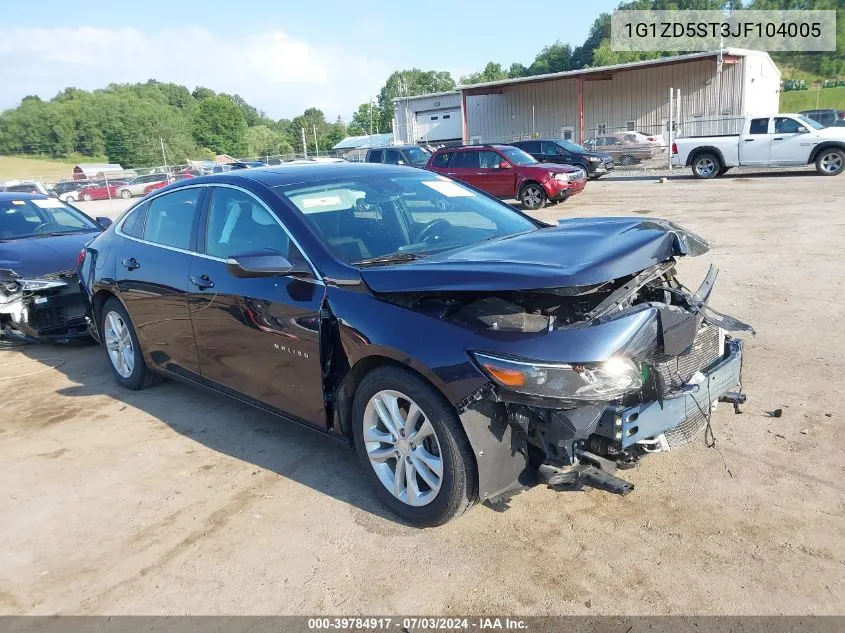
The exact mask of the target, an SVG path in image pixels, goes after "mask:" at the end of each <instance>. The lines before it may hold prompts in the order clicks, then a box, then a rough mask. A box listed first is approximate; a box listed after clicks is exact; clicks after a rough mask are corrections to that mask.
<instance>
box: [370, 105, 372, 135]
mask: <svg viewBox="0 0 845 633" xmlns="http://www.w3.org/2000/svg"><path fill="white" fill-rule="evenodd" d="M372 135H373V100H372V99H370V136H372Z"/></svg>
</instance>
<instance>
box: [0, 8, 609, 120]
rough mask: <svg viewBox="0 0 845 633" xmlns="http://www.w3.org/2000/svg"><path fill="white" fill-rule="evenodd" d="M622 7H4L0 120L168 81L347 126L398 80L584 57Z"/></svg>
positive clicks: (285, 114) (272, 111)
mask: <svg viewBox="0 0 845 633" xmlns="http://www.w3.org/2000/svg"><path fill="white" fill-rule="evenodd" d="M618 2H619V0H593V1H592V2H589V3H584V2H573V1H570V2H567V3H566V7H565V8H564V6H563V3H561V2H551V3H550V2H548V0H546V1H535V0H522V1H520V2H518V3H514V2H503V1H502V0H486V1H477V0H452V1H451V2H449V1H442V0H429V1H428V2H425V3H422V2H389V1H387V0H385V1H382V2H374V1H369V0H356V1H355V2H336V1H334V0H310V1H305V2H303V1H302V0H299V1H295V2H292V1H289V0H277V1H276V2H271V1H265V0H246V1H244V2H238V1H237V0H205V1H204V2H201V3H195V2H179V1H178V0H177V1H174V0H171V2H160V1H159V0H146V1H145V2H143V3H137V2H131V3H129V2H121V3H108V4H106V3H104V2H89V1H86V0H71V1H67V0H63V1H58V0H38V2H37V5H38V6H37V10H34V9H33V6H34V5H33V3H32V2H29V3H25V2H9V3H4V6H3V9H2V14H0V20H2V23H3V26H2V37H0V86H2V88H0V110H4V109H6V108H11V107H15V106H16V105H17V104H18V103H19V102H20V100H21V99H22V98H23V97H24V96H27V95H31V94H37V95H38V96H40V97H41V98H42V99H45V100H46V99H50V98H52V97H54V96H55V95H56V94H57V93H58V92H59V91H60V90H62V89H63V88H65V87H67V86H73V87H76V88H81V89H85V90H92V89H95V88H102V87H105V86H106V85H107V84H109V83H112V82H118V83H133V82H139V81H140V82H143V81H146V80H147V79H157V80H159V81H172V82H175V83H179V84H184V85H186V86H188V88H189V89H193V88H194V87H195V86H197V85H202V86H206V87H207V88H211V89H212V90H214V91H216V92H226V93H230V94H234V93H237V94H240V95H241V96H242V97H243V98H244V99H246V100H247V101H248V102H249V103H250V104H252V105H254V106H255V107H257V108H258V109H259V110H263V111H264V112H266V113H267V114H268V115H269V116H270V117H272V118H274V119H279V118H290V117H293V116H296V115H298V114H301V113H302V112H303V110H305V109H306V108H308V107H311V106H315V107H318V108H320V109H322V110H323V112H324V113H325V114H326V117H327V119H328V120H333V119H334V118H336V117H337V116H338V115H340V116H343V117H344V118H345V119H348V118H349V117H350V116H351V114H352V113H353V112H354V111H355V110H356V109H357V107H358V105H359V104H360V103H364V102H366V101H368V100H370V99H371V98H374V97H375V96H376V95H377V94H378V91H379V89H380V88H381V86H382V85H383V84H384V81H385V79H387V76H388V75H389V74H390V73H391V72H393V71H394V70H401V69H404V68H414V67H416V68H421V69H423V70H448V71H449V72H451V73H452V76H453V77H454V78H455V80H456V81H457V80H458V79H459V77H460V76H461V75H465V74H467V73H470V72H474V71H477V70H481V69H482V68H483V67H484V66H485V64H486V63H487V62H488V61H497V62H500V63H501V64H502V65H503V66H505V67H507V66H509V65H510V64H511V63H512V62H522V63H523V64H525V65H526V66H527V65H529V64H530V63H531V61H533V59H534V56H535V54H536V53H537V52H538V51H539V50H540V49H542V48H543V47H544V46H546V45H549V44H552V43H554V42H555V41H556V40H560V41H562V42H564V43H566V42H568V43H570V44H572V45H573V46H577V45H579V44H581V43H582V42H583V41H584V39H585V38H586V37H587V34H588V33H589V29H590V26H591V25H592V23H593V21H594V20H595V18H596V17H597V16H598V14H599V13H601V12H604V11H607V12H610V11H612V10H613V9H614V8H615V7H616V6H617V5H618Z"/></svg>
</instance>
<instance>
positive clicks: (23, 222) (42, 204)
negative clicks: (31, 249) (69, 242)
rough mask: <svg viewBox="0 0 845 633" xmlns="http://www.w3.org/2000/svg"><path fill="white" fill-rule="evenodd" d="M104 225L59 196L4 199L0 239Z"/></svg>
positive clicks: (0, 211) (87, 228)
mask: <svg viewBox="0 0 845 633" xmlns="http://www.w3.org/2000/svg"><path fill="white" fill-rule="evenodd" d="M101 228H102V227H101V226H100V225H99V224H97V223H95V222H94V221H92V220H89V219H88V218H87V217H85V216H84V215H82V214H81V213H80V212H79V211H77V210H76V209H74V208H72V207H69V206H68V205H66V204H65V203H64V202H61V201H59V200H56V199H55V198H46V199H39V200H15V199H12V200H0V240H16V239H20V238H27V237H39V236H45V235H56V234H59V233H81V232H90V231H99V230H101Z"/></svg>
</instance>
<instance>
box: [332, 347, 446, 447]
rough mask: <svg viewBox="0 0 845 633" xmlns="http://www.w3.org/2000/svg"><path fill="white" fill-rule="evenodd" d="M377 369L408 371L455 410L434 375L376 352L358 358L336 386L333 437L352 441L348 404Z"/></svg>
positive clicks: (394, 356) (385, 352)
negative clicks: (362, 383)
mask: <svg viewBox="0 0 845 633" xmlns="http://www.w3.org/2000/svg"><path fill="white" fill-rule="evenodd" d="M379 367H396V368H398V369H403V370H405V371H410V372H411V373H413V374H414V375H416V376H417V377H418V378H420V379H421V380H422V381H423V382H425V383H426V384H427V385H428V386H430V387H431V388H432V389H434V390H435V391H436V392H437V393H438V394H439V395H440V396H441V397H442V398H443V400H444V401H446V402H447V403H449V405H450V406H453V407H454V406H455V405H454V403H453V402H452V401H451V400H450V398H449V396H448V395H447V392H446V389H445V385H444V384H443V381H442V380H440V379H439V378H438V377H437V375H436V374H435V373H434V372H432V371H431V370H429V369H428V368H426V367H424V366H422V365H420V364H419V363H418V362H414V361H413V360H412V359H410V358H408V357H407V355H405V356H404V357H402V356H400V355H397V354H395V353H391V350H378V351H374V352H373V353H371V354H368V355H366V356H363V357H362V358H359V359H358V360H357V361H356V362H355V363H354V364H352V366H351V367H350V368H349V371H348V372H346V374H344V376H343V377H342V378H341V379H340V381H339V382H338V383H337V385H336V387H335V389H334V397H333V399H332V400H333V405H334V406H333V407H332V409H333V410H332V414H333V418H334V419H333V420H332V425H333V426H334V428H335V432H336V433H338V434H340V435H343V436H344V437H346V438H348V439H349V440H351V439H352V404H353V402H354V401H355V392H356V391H357V390H358V385H359V384H361V380H363V378H364V376H366V375H367V374H368V373H370V372H371V371H373V370H374V369H378V368H379ZM456 412H457V408H456Z"/></svg>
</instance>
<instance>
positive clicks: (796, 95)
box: [780, 86, 845, 112]
mask: <svg viewBox="0 0 845 633" xmlns="http://www.w3.org/2000/svg"><path fill="white" fill-rule="evenodd" d="M816 99H818V104H819V105H818V107H819V108H835V109H837V110H845V86H839V87H838V88H822V89H821V91H819V90H818V89H817V88H816V87H815V86H813V87H811V88H810V89H809V90H794V91H792V92H781V93H780V111H781V112H800V111H801V110H815V109H816Z"/></svg>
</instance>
